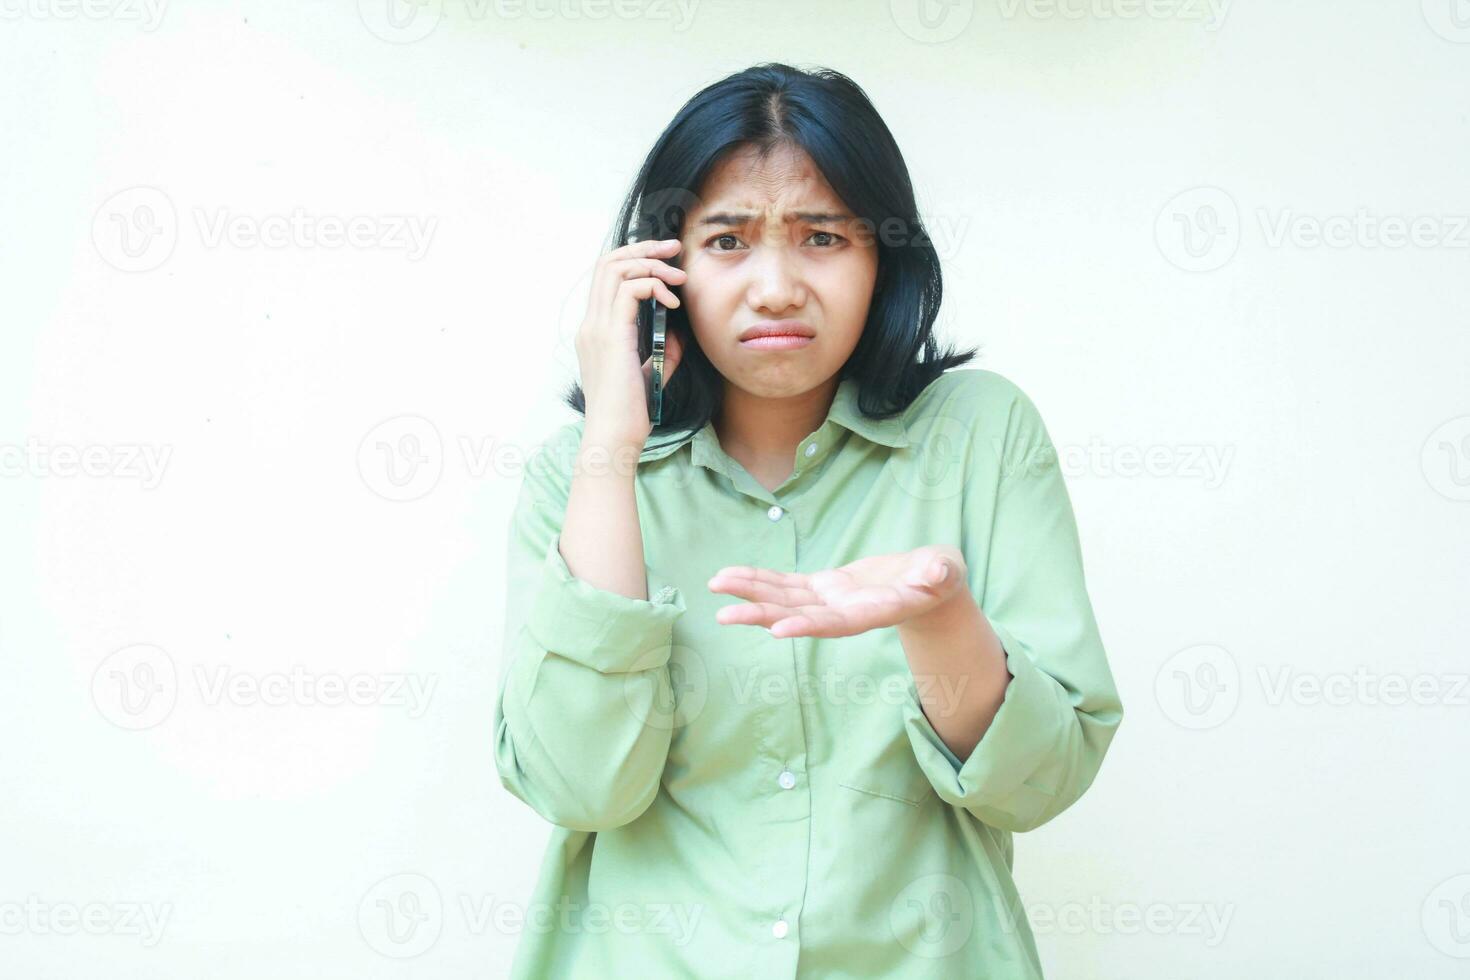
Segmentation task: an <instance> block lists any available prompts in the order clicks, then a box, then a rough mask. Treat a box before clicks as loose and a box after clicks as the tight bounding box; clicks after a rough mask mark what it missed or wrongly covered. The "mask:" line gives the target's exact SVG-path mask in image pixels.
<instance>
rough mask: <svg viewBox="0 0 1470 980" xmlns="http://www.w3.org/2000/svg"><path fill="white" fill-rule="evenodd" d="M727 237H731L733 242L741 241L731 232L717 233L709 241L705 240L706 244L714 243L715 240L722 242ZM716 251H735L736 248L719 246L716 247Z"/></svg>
mask: <svg viewBox="0 0 1470 980" xmlns="http://www.w3.org/2000/svg"><path fill="white" fill-rule="evenodd" d="M726 239H729V240H730V241H732V242H739V241H740V239H739V238H736V237H735V236H734V235H732V234H730V233H729V232H726V233H725V234H723V235H716V236H715V237H714V238H711V239H710V240H709V241H707V242H705V245H713V244H714V243H715V242H722V241H725V240H726ZM715 251H716V252H733V251H735V249H733V248H718V247H717V248H716V249H715Z"/></svg>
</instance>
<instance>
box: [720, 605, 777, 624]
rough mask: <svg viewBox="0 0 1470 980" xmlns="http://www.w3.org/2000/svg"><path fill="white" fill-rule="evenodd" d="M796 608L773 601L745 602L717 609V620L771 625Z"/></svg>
mask: <svg viewBox="0 0 1470 980" xmlns="http://www.w3.org/2000/svg"><path fill="white" fill-rule="evenodd" d="M793 611H794V610H792V609H790V608H789V607H787V606H782V605H778V604H776V603H773V602H744V603H737V604H735V605H733V606H722V607H721V608H719V609H716V610H715V622H717V623H720V624H722V625H725V626H770V625H771V624H772V623H774V622H776V620H778V619H782V618H783V617H786V616H790V615H791V614H792V612H793Z"/></svg>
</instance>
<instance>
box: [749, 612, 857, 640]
mask: <svg viewBox="0 0 1470 980" xmlns="http://www.w3.org/2000/svg"><path fill="white" fill-rule="evenodd" d="M792 612H793V613H794V614H795V615H791V616H787V617H785V618H783V619H778V620H776V622H774V623H772V624H771V626H770V630H771V635H772V636H775V637H779V638H783V639H784V638H786V637H791V636H815V637H838V636H853V635H855V634H857V633H863V632H866V631H867V628H866V627H862V628H859V626H860V624H857V623H854V622H853V621H852V620H851V619H850V618H849V617H848V616H846V615H844V614H843V613H841V612H839V611H837V610H836V609H833V608H832V607H830V606H817V607H810V606H808V607H805V608H803V609H800V610H792Z"/></svg>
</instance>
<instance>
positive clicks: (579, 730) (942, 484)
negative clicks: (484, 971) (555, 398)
mask: <svg viewBox="0 0 1470 980" xmlns="http://www.w3.org/2000/svg"><path fill="white" fill-rule="evenodd" d="M857 393H858V392H857V382H856V381H854V380H852V379H845V380H843V381H842V382H841V383H840V385H839V387H838V389H837V392H836V395H835V397H834V400H833V403H832V406H831V409H830V411H829V413H828V415H827V418H826V420H825V421H824V422H823V423H822V425H821V427H820V428H818V429H817V430H816V431H815V432H813V433H811V434H810V435H809V436H807V437H806V438H805V439H803V440H802V441H801V444H800V445H799V446H797V449H796V458H795V468H794V470H793V471H792V473H791V476H790V477H789V478H788V479H787V480H786V481H785V482H784V483H782V484H781V485H780V486H778V487H777V488H775V489H774V490H767V489H765V488H764V487H762V486H761V485H760V484H759V483H758V482H757V481H756V480H755V478H754V477H752V476H751V475H750V474H749V473H748V472H746V470H745V469H744V467H742V466H741V465H740V464H739V463H738V462H736V461H735V460H734V459H732V458H731V457H730V456H728V455H727V454H726V453H725V452H724V451H723V450H722V449H721V448H720V444H719V439H718V437H717V436H716V434H715V430H714V427H713V425H706V426H705V427H704V428H702V429H701V430H699V431H698V432H695V433H693V434H687V433H686V434H685V435H684V436H683V438H682V439H679V440H677V441H675V442H665V441H664V440H666V439H667V437H664V436H663V435H662V434H660V436H658V437H656V438H651V439H650V441H649V443H650V444H649V445H648V446H647V447H646V448H645V449H644V450H643V452H642V453H641V455H640V456H639V458H638V462H637V471H636V477H635V484H636V497H637V507H638V518H639V522H640V525H641V528H642V534H643V543H644V555H645V562H646V565H647V573H648V595H649V596H650V598H649V599H648V600H639V599H631V598H628V597H627V596H623V595H619V594H616V593H611V592H607V591H603V590H600V589H598V588H595V587H593V586H592V585H590V584H588V583H587V582H585V581H583V580H581V579H578V578H576V577H574V576H573V575H571V574H570V572H569V570H568V567H567V565H566V562H565V561H564V560H563V559H562V557H561V553H560V551H559V548H558V539H559V534H560V528H561V525H562V519H563V516H564V515H565V512H566V504H567V497H568V491H569V488H570V481H571V473H572V469H573V466H574V465H575V464H576V456H577V447H578V445H579V441H580V438H581V433H582V429H583V420H580V419H579V420H577V421H574V422H571V423H568V424H566V425H565V426H563V427H562V428H560V429H559V430H557V431H556V432H555V433H554V434H553V435H552V436H551V437H550V438H549V439H547V440H546V441H545V442H544V443H543V444H542V445H541V446H540V447H539V449H540V451H539V452H538V454H536V456H534V457H533V458H532V460H531V461H530V464H529V465H528V467H527V469H526V473H525V475H524V477H523V482H522V485H521V489H520V495H519V498H518V502H517V505H516V510H515V513H514V516H513V518H512V520H511V524H510V538H509V556H508V562H509V564H508V576H507V583H508V587H507V588H508V594H507V603H506V619H505V643H506V656H507V657H508V658H509V659H510V663H509V666H508V668H507V670H506V672H505V674H504V679H503V681H502V684H501V688H500V696H499V701H498V703H497V707H496V713H495V725H496V744H495V762H496V767H497V769H498V771H499V774H500V780H501V782H502V783H503V784H504V786H505V787H506V788H507V789H509V790H510V791H511V792H512V793H514V794H515V795H516V796H517V797H519V798H520V799H522V800H524V801H525V802H526V803H527V804H529V805H530V806H531V807H532V808H533V809H534V810H535V811H536V812H537V813H539V814H540V815H541V816H542V817H544V818H545V819H546V820H548V821H550V822H551V823H552V824H555V825H556V826H555V827H554V829H553V833H552V838H551V842H550V845H549V847H548V849H547V852H546V855H545V858H544V860H543V864H542V869H541V878H540V882H539V884H538V886H537V888H536V891H535V894H534V895H533V896H532V898H531V900H530V901H529V902H528V903H527V904H526V906H525V916H524V920H523V926H522V930H523V931H522V936H521V939H520V944H519V946H518V948H517V952H516V959H515V967H514V972H513V975H514V976H515V977H518V978H532V977H534V978H538V980H541V978H551V980H564V978H568V980H577V978H588V980H607V978H644V977H648V978H658V980H663V978H675V977H700V978H724V977H729V978H739V980H748V978H760V980H774V978H780V977H800V978H812V980H815V978H828V977H833V978H836V977H913V978H921V977H922V978H935V980H938V978H943V980H954V978H984V980H1011V978H1016V980H1019V978H1036V977H1040V976H1041V968H1040V964H1039V962H1038V958H1037V953H1036V946H1035V942H1034V939H1033V937H1032V934H1031V930H1030V928H1029V925H1028V923H1027V920H1026V916H1025V914H1024V911H1023V906H1022V902H1021V899H1020V897H1019V896H1018V895H1017V892H1016V887H1015V883H1014V881H1013V879H1012V877H1011V867H1012V855H1013V850H1012V842H1011V835H1012V834H1013V833H1015V832H1018V831H1026V830H1031V829H1032V828H1035V827H1038V826H1040V825H1041V824H1043V823H1045V822H1047V821H1048V820H1050V819H1052V818H1053V817H1055V816H1056V815H1057V814H1059V813H1061V812H1062V811H1063V810H1064V809H1066V808H1067V807H1068V806H1070V805H1071V804H1072V803H1073V802H1074V801H1076V800H1077V798H1078V797H1079V796H1081V794H1082V793H1083V791H1084V790H1086V789H1087V787H1088V786H1089V785H1090V784H1091V783H1092V781H1093V777H1094V776H1096V774H1097V772H1098V768H1099V766H1100V765H1101V763H1102V760H1103V755H1104V753H1105V752H1106V751H1107V748H1108V744H1109V742H1110V741H1111V740H1112V737H1113V734H1114V732H1115V731H1116V729H1117V727H1118V724H1119V722H1120V721H1121V719H1122V705H1121V703H1120V702H1119V699H1118V693H1117V690H1116V688H1115V686H1114V683H1113V678H1112V675H1111V672H1110V670H1109V667H1108V663H1107V658H1106V655H1105V653H1104V651H1103V645H1102V642H1101V639H1100V637H1099V635H1098V629H1097V623H1096V621H1095V619H1094V616H1093V611H1092V607H1091V603H1090V601H1089V598H1088V595H1087V589H1086V585H1085V583H1084V579H1083V566H1082V556H1081V552H1080V548H1079V542H1078V535H1077V528H1076V523H1075V519H1074V516H1073V511H1072V506H1071V501H1070V498H1069V497H1068V494H1067V490H1066V486H1065V483H1064V482H1063V477H1062V474H1061V472H1060V470H1059V468H1058V461H1057V454H1056V450H1055V447H1054V445H1053V443H1052V441H1051V439H1050V436H1049V434H1048V432H1047V430H1046V428H1045V426H1044V425H1043V423H1042V420H1041V417H1040V415H1039V414H1038V413H1037V410H1036V407H1035V406H1034V405H1033V404H1032V402H1031V400H1030V399H1029V398H1028V397H1027V396H1026V395H1025V394H1024V393H1023V392H1022V391H1021V390H1020V389H1019V388H1018V387H1016V385H1014V384H1013V383H1012V382H1010V381H1009V380H1007V379H1006V378H1004V377H1003V376H1001V375H999V374H996V373H994V372H992V371H987V370H974V369H967V370H956V371H951V372H949V373H947V374H944V375H942V376H940V377H939V378H938V379H936V380H935V381H934V382H932V383H931V384H930V385H929V386H928V387H927V388H926V389H925V390H924V391H923V392H921V393H920V395H919V396H918V398H917V399H916V400H915V401H914V402H913V404H912V405H911V406H910V407H909V408H908V409H907V410H906V411H905V412H904V413H902V414H901V415H899V416H895V417H893V418H891V419H887V420H883V421H873V420H870V419H867V418H865V417H864V416H863V415H862V414H861V412H860V411H859V410H858V407H857ZM928 544H952V545H957V546H958V547H959V548H960V549H961V551H962V552H963V553H964V556H965V560H966V562H967V563H968V566H969V587H970V590H971V592H972V594H973V595H974V597H975V599H976V601H977V602H978V604H979V606H980V608H981V609H982V610H983V611H984V613H985V615H986V617H987V618H988V619H989V621H990V623H991V624H992V626H993V627H994V629H995V632H996V634H997V636H998V637H999V638H1000V640H1001V643H1002V645H1003V646H1004V648H1005V651H1006V660H1007V665H1008V668H1009V671H1010V674H1011V679H1010V681H1009V682H1008V685H1007V687H1006V691H1005V700H1004V702H1003V703H1002V705H1001V707H1000V710H999V712H998V713H997V714H996V716H995V719H994V721H993V722H992V724H991V726H990V728H989V729H988V730H987V731H986V733H985V736H984V738H983V739H981V741H980V744H979V745H978V746H977V747H976V749H975V750H974V751H973V752H972V753H971V754H970V756H969V758H967V759H960V758H957V757H956V756H955V755H954V753H953V752H951V751H950V749H949V748H948V747H946V746H945V744H944V743H943V742H942V741H941V740H940V738H939V736H938V735H937V734H936V733H935V731H934V729H933V727H932V726H931V725H930V723H929V721H928V719H927V718H926V717H925V714H924V712H923V711H922V710H921V709H920V707H919V703H918V691H919V685H920V684H932V686H931V688H930V693H929V696H930V697H938V698H939V699H940V704H941V705H943V704H954V703H955V701H954V698H956V697H957V696H958V692H957V691H956V690H955V689H954V687H953V685H952V684H951V685H950V686H949V687H945V686H943V685H940V684H939V683H938V682H937V681H936V680H935V679H933V678H918V679H916V678H915V677H914V675H913V674H912V672H911V671H910V669H909V666H908V661H907V660H906V658H905V656H904V651H903V646H902V644H901V643H900V641H899V635H898V631H897V629H894V628H888V629H878V630H871V631H869V632H867V633H864V634H861V635H858V636H851V637H841V638H834V639H827V638H813V637H792V638H785V639H781V638H777V637H773V636H771V634H770V633H769V632H768V631H767V630H765V629H764V628H762V627H758V626H749V625H722V624H720V623H718V622H716V620H715V610H717V609H718V608H720V607H721V606H723V605H727V604H731V603H738V602H742V601H743V600H741V599H738V598H736V597H734V596H729V595H724V594H718V593H713V592H710V591H709V589H708V587H707V582H708V580H709V579H710V578H711V577H712V576H713V574H714V573H715V571H717V570H718V569H720V568H722V567H724V566H726V565H753V566H759V567H765V568H772V569H779V570H783V571H801V572H813V571H818V570H820V569H824V568H833V567H836V566H839V565H843V564H845V563H847V562H850V561H853V560H855V559H857V558H861V557H864V556H867V555H878V554H884V553H889V552H896V551H906V550H909V549H912V548H916V547H919V546H921V545H928Z"/></svg>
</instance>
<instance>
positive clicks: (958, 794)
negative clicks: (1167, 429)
mask: <svg viewBox="0 0 1470 980" xmlns="http://www.w3.org/2000/svg"><path fill="white" fill-rule="evenodd" d="M992 377H995V376H992ZM1005 386H1006V388H1005V390H1006V391H1007V392H1008V394H1009V397H1008V399H1007V401H1006V404H1005V405H1004V406H1002V407H1001V408H1000V409H998V410H999V411H1004V412H1005V415H1004V417H1005V419H1006V424H1005V433H1004V436H1003V437H998V436H995V435H977V437H976V438H975V439H974V441H973V442H972V443H971V444H970V448H969V458H968V459H967V461H966V466H967V472H966V480H965V488H964V490H963V493H964V500H963V504H964V509H965V514H964V541H963V547H962V550H963V551H964V554H965V557H966V561H967V562H968V563H969V564H970V565H971V568H970V585H971V589H972V591H973V592H974V594H975V597H976V601H977V602H978V603H979V605H980V608H981V610H982V611H983V612H984V613H985V616H986V618H987V619H988V620H989V622H990V624H991V626H992V628H993V629H994V630H995V633H996V636H997V637H998V638H999V640H1000V641H1001V646H1002V647H1003V648H1004V650H1005V655H1006V666H1007V669H1008V670H1009V672H1010V675H1011V676H1010V680H1009V682H1008V684H1007V686H1006V689H1005V696H1004V700H1003V702H1002V703H1001V706H1000V709H999V711H998V712H997V713H996V715H995V718H994V720H993V721H992V722H991V724H990V727H989V728H988V729H987V730H986V732H985V735H984V737H983V738H982V739H981V740H980V743H979V744H978V745H977V746H976V747H975V749H974V750H973V751H972V752H971V753H970V756H969V758H967V759H964V760H961V759H959V758H958V757H957V756H955V754H954V753H953V752H952V751H951V750H950V749H949V748H948V746H946V745H945V744H944V742H943V741H942V740H941V739H940V737H939V735H938V733H936V732H935V730H934V728H933V726H932V725H931V724H930V723H929V720H928V719H927V718H926V717H925V715H924V713H923V711H922V709H921V708H920V707H919V705H918V703H917V701H914V700H910V701H909V702H907V703H906V704H905V706H904V713H905V714H904V718H905V725H906V727H907V731H908V734H909V741H910V743H911V744H912V746H913V749H914V752H915V754H916V756H917V758H918V761H919V764H920V766H921V767H922V768H923V770H924V772H925V773H926V774H927V775H928V777H929V780H930V782H931V783H932V784H933V786H934V789H935V792H936V793H937V794H938V795H939V797H940V798H941V799H943V800H945V801H946V802H948V803H950V804H952V805H954V806H956V807H962V808H964V809H965V810H967V811H968V812H969V813H970V814H972V815H973V816H974V817H975V818H976V819H978V820H980V821H982V822H984V823H986V824H989V825H991V826H995V827H998V828H1001V829H1004V830H1009V831H1017V832H1020V831H1027V830H1032V829H1035V828H1036V827H1039V826H1041V825H1042V824H1044V823H1046V822H1047V821H1049V820H1051V819H1052V818H1053V817H1055V816H1057V815H1058V814H1059V813H1061V812H1062V811H1063V810H1065V809H1067V807H1069V806H1071V805H1072V804H1073V803H1074V802H1076V801H1077V799H1078V798H1080V797H1081V796H1082V794H1083V793H1084V792H1085V791H1086V790H1087V788H1088V787H1089V786H1090V785H1091V784H1092V782H1093V779H1094V777H1095V776H1096V775H1097V773H1098V770H1099V768H1100V767H1101V765H1102V760H1103V756H1104V755H1105V754H1106V753H1107V750H1108V746H1109V744H1110V743H1111V741H1112V738H1113V735H1114V733H1115V731H1116V730H1117V728H1118V726H1119V724H1120V723H1121V721H1122V717H1123V706H1122V702H1121V701H1120V699H1119V697H1118V692H1117V689H1116V686H1115V684H1114V681H1113V676H1112V672H1111V670H1110V669H1109V666H1108V661H1107V655H1106V653H1105V652H1104V650H1103V645H1102V640H1101V638H1100V636H1099V633H1098V627H1097V622H1096V619H1095V617H1094V614H1093V609H1092V603H1091V600H1090V599H1089V597H1088V594H1087V586H1086V582H1085V578H1084V574H1083V565H1082V552H1081V544H1080V541H1079V538H1078V533H1077V525H1076V520H1075V517H1074V514H1073V510H1072V504H1071V499H1070V497H1069V496H1068V493H1067V488H1066V483H1065V481H1064V479H1063V475H1062V472H1061V469H1060V466H1059V465H1058V459H1057V453H1056V449H1055V447H1054V446H1053V444H1052V441H1051V438H1050V436H1049V434H1048V432H1047V430H1046V427H1045V425H1044V424H1043V422H1042V419H1041V416H1040V415H1039V413H1038V412H1037V410H1036V407H1035V405H1034V404H1032V402H1031V400H1030V399H1029V398H1028V397H1027V396H1026V395H1025V394H1024V393H1023V392H1021V391H1020V390H1019V389H1018V388H1016V387H1015V386H1014V385H1011V384H1010V383H1009V382H1005ZM992 404H993V403H992ZM988 410H990V411H997V409H995V408H990V409H988ZM984 428H985V427H984V426H977V429H978V430H982V431H983V429H984ZM992 431H993V430H992ZM997 445H999V446H1000V447H1001V448H1000V451H999V452H998V453H997V451H996V448H995V447H996V446H997Z"/></svg>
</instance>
